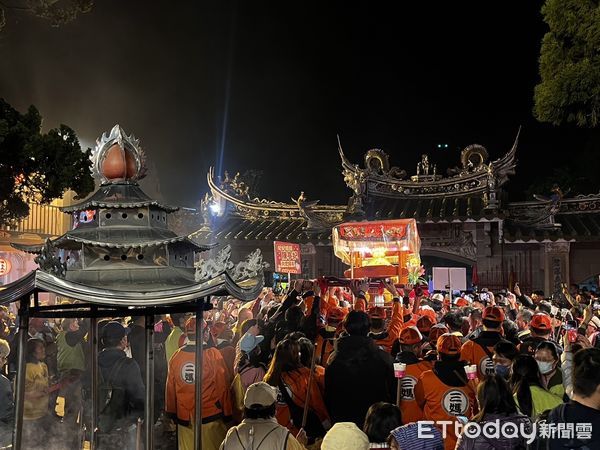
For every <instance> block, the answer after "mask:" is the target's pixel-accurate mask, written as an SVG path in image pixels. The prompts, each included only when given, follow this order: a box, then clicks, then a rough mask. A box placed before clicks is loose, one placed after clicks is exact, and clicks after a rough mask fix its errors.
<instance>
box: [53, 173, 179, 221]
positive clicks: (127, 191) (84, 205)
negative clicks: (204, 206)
mask: <svg viewBox="0 0 600 450" xmlns="http://www.w3.org/2000/svg"><path fill="white" fill-rule="evenodd" d="M147 206H156V207H157V208H160V209H162V210H164V211H166V212H169V213H171V212H175V211H177V210H179V207H177V206H169V205H164V204H162V203H160V202H158V201H156V200H154V199H152V198H150V197H148V195H147V194H146V193H145V192H144V191H143V190H142V189H141V188H140V186H139V184H138V183H137V182H129V181H121V182H113V183H104V184H102V185H101V186H100V187H99V188H98V190H96V192H94V193H93V194H92V195H91V196H90V197H88V198H87V199H85V200H84V201H82V202H81V203H77V204H75V205H71V206H62V207H60V210H61V211H62V212H64V213H72V212H76V211H85V210H86V209H90V208H144V207H147Z"/></svg>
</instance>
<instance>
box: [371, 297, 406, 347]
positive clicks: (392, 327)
mask: <svg viewBox="0 0 600 450" xmlns="http://www.w3.org/2000/svg"><path fill="white" fill-rule="evenodd" d="M402 311H403V308H402V303H401V302H394V304H393V306H392V318H391V319H390V323H389V324H388V326H387V336H386V337H384V338H382V339H376V340H375V345H377V346H379V347H381V348H382V349H383V350H385V351H386V352H388V353H391V352H392V345H394V341H395V340H396V339H398V336H399V335H400V331H401V330H402Z"/></svg>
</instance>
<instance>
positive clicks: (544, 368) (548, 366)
mask: <svg viewBox="0 0 600 450" xmlns="http://www.w3.org/2000/svg"><path fill="white" fill-rule="evenodd" d="M535 361H536V362H537V365H538V367H539V369H540V372H541V373H542V375H545V374H547V373H549V372H552V369H553V368H554V363H552V362H547V361H538V360H537V359H536V360H535Z"/></svg>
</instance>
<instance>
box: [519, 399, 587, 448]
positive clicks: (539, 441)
mask: <svg viewBox="0 0 600 450" xmlns="http://www.w3.org/2000/svg"><path fill="white" fill-rule="evenodd" d="M566 407H567V403H562V404H560V405H558V406H557V407H556V408H554V409H553V410H550V411H545V412H544V413H542V415H541V416H540V418H539V419H538V421H537V423H536V425H537V427H536V428H537V434H538V437H536V439H535V441H534V443H533V444H532V445H531V446H529V449H530V450H547V449H549V448H550V443H551V442H552V441H556V438H554V439H552V438H546V437H544V438H542V437H539V425H540V424H541V423H553V424H556V423H567V419H566V415H565V409H566ZM588 444H589V443H588V442H585V441H582V440H579V439H577V436H574V437H573V438H572V439H569V440H568V441H566V442H565V443H564V444H562V448H564V449H565V450H567V449H578V450H592V448H591V447H590V446H589V445H588Z"/></svg>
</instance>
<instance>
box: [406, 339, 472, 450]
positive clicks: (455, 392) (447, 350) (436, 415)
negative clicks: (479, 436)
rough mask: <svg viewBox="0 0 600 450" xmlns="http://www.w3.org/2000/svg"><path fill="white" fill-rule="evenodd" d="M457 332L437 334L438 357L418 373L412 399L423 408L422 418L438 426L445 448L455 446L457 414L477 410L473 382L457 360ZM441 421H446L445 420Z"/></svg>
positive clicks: (451, 449)
mask: <svg viewBox="0 0 600 450" xmlns="http://www.w3.org/2000/svg"><path fill="white" fill-rule="evenodd" d="M460 347H461V342H460V338H459V337H458V336H455V335H453V334H443V335H442V336H440V337H439V338H438V341H437V351H438V361H436V362H435V363H434V365H433V369H432V370H428V371H426V372H423V374H421V377H420V378H419V381H417V384H416V385H415V400H416V401H417V404H418V405H419V406H420V407H421V408H422V409H423V418H424V420H432V421H434V422H435V425H436V426H437V427H438V428H440V429H441V431H442V435H443V437H444V448H445V450H454V447H455V446H456V440H457V436H456V429H455V428H456V423H457V422H458V418H457V416H466V417H467V418H471V417H472V416H473V414H474V413H475V412H476V410H477V401H476V394H475V386H474V384H473V383H472V382H469V381H468V380H467V377H466V375H465V370H464V366H465V363H464V361H461V360H460ZM443 421H447V422H449V423H446V424H444V423H443Z"/></svg>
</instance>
